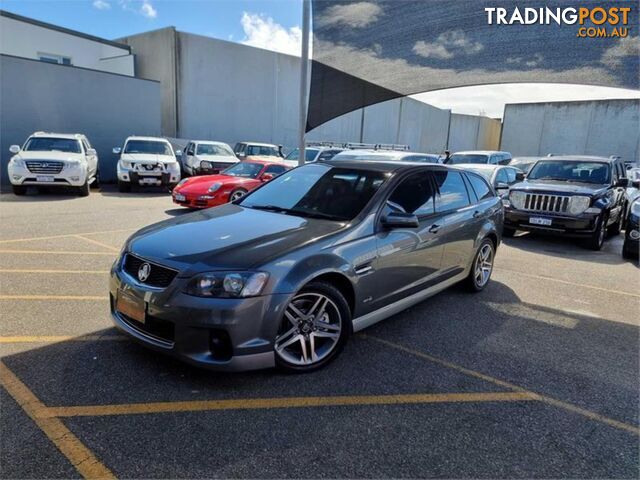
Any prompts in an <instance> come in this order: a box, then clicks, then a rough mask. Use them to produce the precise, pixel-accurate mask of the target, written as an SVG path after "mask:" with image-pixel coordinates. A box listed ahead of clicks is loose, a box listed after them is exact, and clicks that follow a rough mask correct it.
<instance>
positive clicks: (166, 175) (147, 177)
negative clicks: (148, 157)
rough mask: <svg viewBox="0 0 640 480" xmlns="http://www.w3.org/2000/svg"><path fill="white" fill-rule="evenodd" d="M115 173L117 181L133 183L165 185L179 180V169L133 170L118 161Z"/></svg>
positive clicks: (173, 183)
mask: <svg viewBox="0 0 640 480" xmlns="http://www.w3.org/2000/svg"><path fill="white" fill-rule="evenodd" d="M117 173H118V180H119V181H121V182H130V183H131V184H133V185H141V186H154V185H158V186H167V185H175V184H176V183H178V182H179V181H180V171H172V170H167V171H164V170H163V171H158V170H156V171H145V170H134V169H132V168H124V167H122V166H121V165H120V163H118V167H117Z"/></svg>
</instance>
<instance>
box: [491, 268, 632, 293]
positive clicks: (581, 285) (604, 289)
mask: <svg viewBox="0 0 640 480" xmlns="http://www.w3.org/2000/svg"><path fill="white" fill-rule="evenodd" d="M495 270H498V271H501V270H502V271H505V272H509V273H515V274H517V275H522V276H523V277H529V278H535V279H537V280H549V281H551V282H557V283H564V284H565V285H571V286H572V287H580V288H590V289H592V290H600V291H601V292H607V293H614V294H616V295H627V296H629V297H636V298H640V294H637V293H631V292H623V291H620V290H611V289H609V288H603V287H597V286H595V285H585V284H584V283H576V282H570V281H568V280H560V279H559V278H553V277H547V276H546V275H536V274H533V273H524V272H519V271H518V270H512V269H510V268H503V267H496V268H495Z"/></svg>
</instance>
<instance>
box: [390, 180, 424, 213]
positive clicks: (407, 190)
mask: <svg viewBox="0 0 640 480" xmlns="http://www.w3.org/2000/svg"><path fill="white" fill-rule="evenodd" d="M433 197H434V188H433V181H432V180H431V174H430V173H428V172H420V173H414V174H413V175H410V176H409V177H407V178H405V179H404V180H402V182H401V183H400V185H398V186H397V187H396V188H395V190H394V191H393V193H392V194H391V196H390V197H389V202H391V203H393V204H394V205H398V206H400V207H402V209H403V210H404V211H405V212H406V213H413V214H414V215H417V216H424V215H431V214H433V213H434V211H435V207H434V203H433Z"/></svg>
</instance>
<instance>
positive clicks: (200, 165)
mask: <svg viewBox="0 0 640 480" xmlns="http://www.w3.org/2000/svg"><path fill="white" fill-rule="evenodd" d="M239 161H240V160H238V157H236V155H235V154H234V153H233V150H231V147H230V146H229V145H227V144H226V143H222V142H210V141H203V140H192V141H190V142H189V143H188V144H187V146H186V147H185V149H184V152H183V153H182V168H184V171H185V172H186V173H187V174H189V175H209V174H215V173H219V172H221V171H222V170H224V169H225V168H227V167H230V166H231V165H233V164H236V163H238V162H239Z"/></svg>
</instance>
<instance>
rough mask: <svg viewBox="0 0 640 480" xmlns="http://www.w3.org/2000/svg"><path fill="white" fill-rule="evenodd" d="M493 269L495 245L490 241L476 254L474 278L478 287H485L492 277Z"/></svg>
mask: <svg viewBox="0 0 640 480" xmlns="http://www.w3.org/2000/svg"><path fill="white" fill-rule="evenodd" d="M492 270H493V246H492V245H491V244H490V243H485V244H484V245H483V246H482V248H481V249H480V251H479V252H478V255H477V256H476V264H475V267H474V280H475V282H476V285H477V286H478V287H484V286H485V285H486V284H487V282H488V281H489V278H491V271H492Z"/></svg>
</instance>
